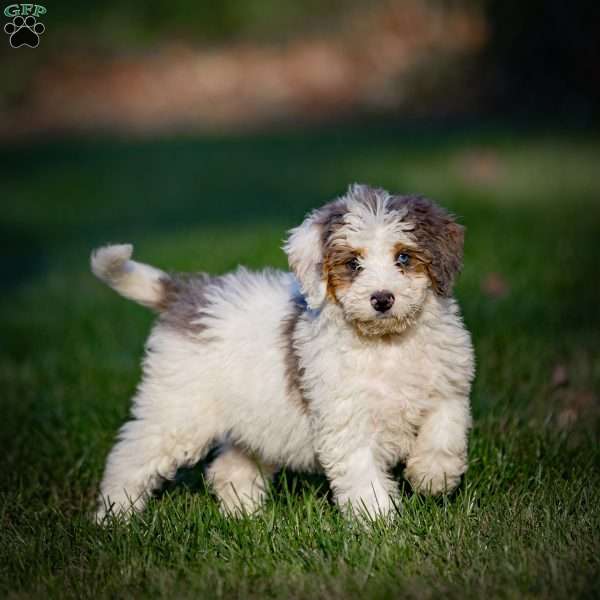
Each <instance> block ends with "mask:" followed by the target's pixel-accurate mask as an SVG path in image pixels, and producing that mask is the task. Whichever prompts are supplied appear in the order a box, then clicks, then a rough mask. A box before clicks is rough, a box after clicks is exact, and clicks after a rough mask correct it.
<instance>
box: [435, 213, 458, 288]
mask: <svg viewBox="0 0 600 600" xmlns="http://www.w3.org/2000/svg"><path fill="white" fill-rule="evenodd" d="M448 219H449V221H448V222H447V223H446V224H444V226H443V227H442V228H441V231H440V233H439V234H438V236H436V249H435V251H434V253H433V254H434V256H433V261H432V262H431V264H430V265H429V272H430V277H431V279H432V281H433V287H434V289H435V291H436V293H438V294H439V295H440V296H451V295H452V288H453V287H454V282H455V281H456V277H457V276H458V274H459V273H460V271H461V269H462V265H463V247H464V240H465V228H464V227H463V226H462V225H459V224H458V223H455V222H454V221H453V220H452V218H451V217H450V216H448Z"/></svg>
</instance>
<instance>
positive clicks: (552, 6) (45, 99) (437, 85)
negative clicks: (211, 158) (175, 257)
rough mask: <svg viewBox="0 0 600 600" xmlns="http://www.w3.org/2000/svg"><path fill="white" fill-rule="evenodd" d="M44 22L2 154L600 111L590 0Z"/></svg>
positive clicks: (20, 76) (12, 97)
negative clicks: (65, 140) (158, 138)
mask: <svg viewBox="0 0 600 600" xmlns="http://www.w3.org/2000/svg"><path fill="white" fill-rule="evenodd" d="M45 7H46V9H47V13H46V14H44V15H42V16H40V17H39V19H40V20H41V21H42V22H43V23H44V24H45V26H46V31H45V32H44V33H43V34H42V35H41V41H40V45H39V47H37V48H35V49H31V48H27V47H26V46H23V47H21V48H19V49H18V51H15V50H13V49H12V48H10V47H9V44H8V43H3V44H1V48H2V50H1V53H0V67H1V69H2V74H3V76H2V86H1V92H0V108H1V109H2V112H1V119H0V136H1V137H2V138H3V139H7V138H12V139H15V138H22V136H32V135H41V134H55V133H65V132H98V131H101V132H107V131H110V132H115V133H119V134H124V133H136V134H149V133H153V134H154V133H158V132H174V131H184V132H190V131H193V132H203V131H210V132H215V131H219V132H223V131H239V130H249V129H252V130H257V129H262V128H265V127H273V126H275V125H292V124H293V125H296V126H298V125H306V124H307V123H315V122H324V121H331V120H337V121H339V120H340V119H356V118H358V117H365V116H374V115H378V116H385V117H386V118H388V119H398V118H407V117H415V116H419V117H432V116H437V117H449V116H452V117H457V116H462V117H466V116H468V117H473V116H475V115H477V116H484V115H485V116H490V115H502V116H506V115H507V113H508V114H510V115H511V116H516V115H518V116H520V117H522V118H527V119H531V118H535V119H538V120H539V119H540V118H541V117H549V116H552V117H553V118H556V117H557V116H560V118H561V119H567V120H568V122H569V123H578V124H584V123H585V124H588V123H590V121H591V120H592V119H593V118H594V116H596V115H597V111H598V106H599V100H600V75H599V70H598V68H597V66H598V61H599V59H600V41H599V39H600V36H599V35H598V19H599V16H600V15H599V9H598V7H597V4H596V3H593V2H591V1H588V0H580V1H579V2H576V3H573V6H570V7H569V8H566V7H565V5H564V3H563V2H559V1H558V0H548V1H544V0H533V1H531V2H527V3H523V2H518V1H517V0H506V1H503V2H500V1H495V0H401V1H400V0H396V1H392V0H372V1H370V2H366V1H364V0H362V1H361V0H324V1H316V0H307V1H305V2H293V1H292V0H278V1H276V0H222V1H221V2H212V1H207V2H189V1H188V0H175V1H168V2H167V1H166V0H156V1H154V2H142V1H141V0H127V1H125V2H117V1H115V0H108V1H105V2H88V3H86V5H85V7H82V6H81V5H80V4H78V3H74V2H60V3H47V4H46V5H45ZM8 20H9V19H8V17H5V21H8ZM7 38H8V36H6V38H5V39H4V42H8V39H7Z"/></svg>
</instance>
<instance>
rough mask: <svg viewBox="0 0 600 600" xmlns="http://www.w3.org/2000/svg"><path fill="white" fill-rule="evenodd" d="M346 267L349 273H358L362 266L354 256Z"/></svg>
mask: <svg viewBox="0 0 600 600" xmlns="http://www.w3.org/2000/svg"><path fill="white" fill-rule="evenodd" d="M346 266H347V267H348V269H350V271H352V272H353V273H358V272H359V271H362V266H361V264H360V262H359V260H358V258H356V256H355V257H354V258H351V259H350V260H349V261H348V262H347V263H346Z"/></svg>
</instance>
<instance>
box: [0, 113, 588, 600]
mask: <svg viewBox="0 0 600 600" xmlns="http://www.w3.org/2000/svg"><path fill="white" fill-rule="evenodd" d="M477 153H479V154H482V155H483V157H484V158H483V159H477V158H473V156H474V155H475V154H477ZM0 159H1V160H0V164H1V165H2V167H1V168H2V171H3V172H2V174H1V177H0V198H1V199H2V200H1V202H2V211H1V215H2V216H1V221H0V239H1V240H2V253H1V256H0V268H1V275H2V277H1V281H2V293H1V294H0V332H1V333H0V390H1V391H0V394H1V396H0V402H1V413H0V414H1V415H2V417H1V419H0V448H2V452H1V454H0V490H1V498H0V595H2V596H4V597H10V598H21V597H68V598H88V597H94V598H103V597H112V598H130V597H142V596H153V597H154V596H158V597H161V596H166V597H177V598H180V597H181V598H187V597H189V598H213V597H215V598H216V597H237V598H246V597H249V598H263V597H270V598H307V599H308V598H310V599H313V598H346V597H350V596H354V597H361V598H407V597H415V598H417V597H418V598H421V597H436V596H444V597H456V598H459V597H460V598H462V597H464V596H467V597H485V596H486V595H487V596H489V597H507V598H521V597H582V598H583V597H597V596H598V594H599V593H600V582H599V577H598V572H599V562H600V502H599V501H598V499H599V497H600V469H599V467H600V450H599V444H598V441H599V435H598V434H599V428H598V418H597V417H598V392H599V389H600V385H599V383H600V359H599V355H598V348H599V346H600V344H599V342H600V333H599V332H600V310H599V301H600V291H599V283H598V281H599V278H598V258H599V256H598V254H599V252H598V249H599V242H600V174H599V172H598V167H599V166H600V138H599V137H598V136H595V135H591V134H589V133H588V134H584V133H581V132H579V133H570V134H568V133H561V132H555V133H548V132H543V131H537V132H536V131H529V132H519V131H518V130H514V129H509V130H506V129H501V128H489V129H483V130H482V129H457V130H446V131H436V130H424V129H419V128H414V127H413V128H407V127H404V128H402V127H393V126H385V125H369V126H367V125H365V126H356V127H347V128H331V129H321V130H319V131H308V132H303V133H299V132H298V133H289V134H280V135H275V134H273V135H269V136H267V135H264V136H254V137H251V136H250V137H243V138H220V139H217V138H215V139H194V138H179V139H166V140H147V141H138V142H127V141H114V140H113V141H110V140H96V141H90V140H88V141H71V142H62V143H58V142H55V143H50V142H48V143H45V144H39V145H37V146H32V147H29V146H22V147H12V148H4V149H3V150H1V151H0ZM482 165H483V166H482ZM355 180H359V181H366V182H370V183H374V184H379V185H382V186H385V187H389V188H392V189H394V190H402V191H421V192H424V193H427V194H429V195H431V196H433V197H434V198H436V199H438V200H440V201H441V202H442V203H443V204H445V205H446V206H448V207H449V208H450V209H452V210H453V211H455V212H456V213H457V214H458V215H459V216H460V218H461V220H462V222H463V223H464V224H466V226H467V229H468V233H467V243H466V262H465V269H464V272H463V275H462V277H461V279H460V283H459V285H458V288H457V295H458V297H459V299H460V301H461V304H462V306H463V310H464V315H465V319H466V322H467V324H468V326H469V328H470V329H471V331H472V332H473V338H474V342H475V348H476V352H477V362H478V375H477V379H476V382H475V385H474V389H473V396H472V399H473V410H474V416H475V427H474V430H473V432H472V435H471V445H470V469H469V471H468V474H467V475H466V477H465V480H464V482H463V484H462V486H461V488H460V489H459V491H458V492H457V493H456V494H454V495H453V496H452V497H451V498H447V499H437V500H432V499H426V498H422V497H419V496H414V495H411V494H410V491H409V489H408V487H407V486H403V494H402V511H401V514H400V515H399V517H398V518H397V519H396V521H395V522H394V523H393V524H388V525H384V524H382V523H375V524H373V526H372V527H370V528H364V527H361V526H359V525H357V524H352V523H349V522H347V521H345V520H344V519H343V518H342V517H341V516H340V515H339V514H338V512H337V511H336V509H335V508H334V507H333V506H331V505H330V502H329V498H328V494H327V485H326V482H325V481H324V480H323V479H320V478H318V477H307V476H299V475H294V474H291V473H288V474H282V475H281V476H280V477H278V480H277V482H276V485H275V488H274V490H273V493H272V498H271V499H270V501H269V503H268V506H267V508H266V510H265V512H264V513H263V514H262V515H261V516H259V517H256V518H248V519H242V520H238V521H231V520H227V519H224V518H223V517H221V516H220V514H219V512H218V511H217V509H216V505H215V501H214V499H213V498H212V497H211V495H210V493H209V492H207V491H206V489H205V487H204V485H203V482H202V475H201V468H196V469H192V470H189V471H187V472H182V473H181V474H180V475H179V477H178V481H177V482H176V483H174V484H170V485H169V486H168V487H167V489H166V490H165V491H164V492H163V494H162V497H161V498H159V499H157V500H156V501H153V502H152V503H151V504H150V507H149V509H148V510H147V511H146V512H145V513H144V514H143V515H141V516H139V517H136V518H135V519H134V520H133V521H132V523H131V524H129V525H127V526H125V525H114V526H112V527H109V528H107V529H100V528H97V527H95V526H94V525H92V524H91V523H90V522H89V521H88V519H87V518H86V514H87V513H88V512H89V510H90V509H91V507H92V505H93V501H94V497H95V495H96V489H97V485H98V480H99V477H100V475H101V471H102V467H103V461H104V460H105V458H106V455H107V452H108V450H109V448H110V445H111V443H112V440H113V437H114V435H115V432H116V430H117V428H118V427H119V425H120V424H121V423H122V422H123V420H124V419H125V417H126V415H127V411H128V406H129V398H130V396H131V395H132V393H133V391H134V388H135V385H136V381H137V379H138V377H139V359H140V356H141V353H142V348H143V343H144V339H145V336H146V335H147V332H148V329H149V326H150V323H151V315H150V314H149V313H147V312H145V311H144V309H142V308H140V307H138V306H136V305H134V304H132V303H129V302H126V301H124V300H123V299H121V298H119V297H117V296H116V295H115V294H113V293H111V292H110V291H109V290H108V289H107V288H105V287H103V286H102V285H100V284H99V283H98V282H97V281H95V280H94V279H93V278H92V276H91V275H90V274H89V272H88V266H87V259H88V253H89V250H90V249H91V248H92V247H93V246H95V245H97V244H99V243H103V242H106V241H132V242H134V243H135V244H136V247H137V253H138V256H140V257H142V258H143V260H145V261H148V262H151V263H153V264H157V265H159V266H162V267H165V268H170V269H181V270H194V269H204V270H209V271H212V272H223V271H226V270H228V269H231V268H232V267H234V266H235V265H237V264H238V263H243V264H246V265H249V266H251V267H262V266H264V265H275V266H278V267H284V266H285V258H284V255H283V253H282V252H281V251H280V250H279V249H278V248H279V246H280V243H281V239H282V237H283V235H284V231H285V229H286V228H288V227H290V226H292V225H294V224H296V223H297V222H298V220H299V219H300V218H301V217H302V215H303V213H304V212H305V211H306V210H307V209H309V208H310V207H313V206H316V205H318V204H320V203H322V202H324V201H325V200H327V199H329V198H331V197H333V196H334V195H336V194H339V193H341V192H342V191H344V189H345V187H346V185H347V184H348V183H349V182H351V181H355ZM489 273H498V274H500V275H501V277H502V278H503V279H504V280H505V282H506V285H507V286H508V288H507V290H506V293H505V294H504V295H500V296H490V295H486V294H485V293H483V292H482V287H481V285H482V281H483V280H485V278H486V277H487V275H488V274H489ZM557 365H562V366H564V368H565V369H566V371H567V373H568V376H569V377H568V382H567V383H566V384H563V385H562V386H557V385H555V384H553V381H552V373H553V371H554V369H555V367H556V366H557ZM567 422H571V425H570V426H566V423H567Z"/></svg>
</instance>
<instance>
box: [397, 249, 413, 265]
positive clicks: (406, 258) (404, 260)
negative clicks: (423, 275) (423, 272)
mask: <svg viewBox="0 0 600 600" xmlns="http://www.w3.org/2000/svg"><path fill="white" fill-rule="evenodd" d="M396 264H397V265H398V266H400V267H408V265H410V254H407V253H406V252H400V254H398V256H396Z"/></svg>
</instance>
